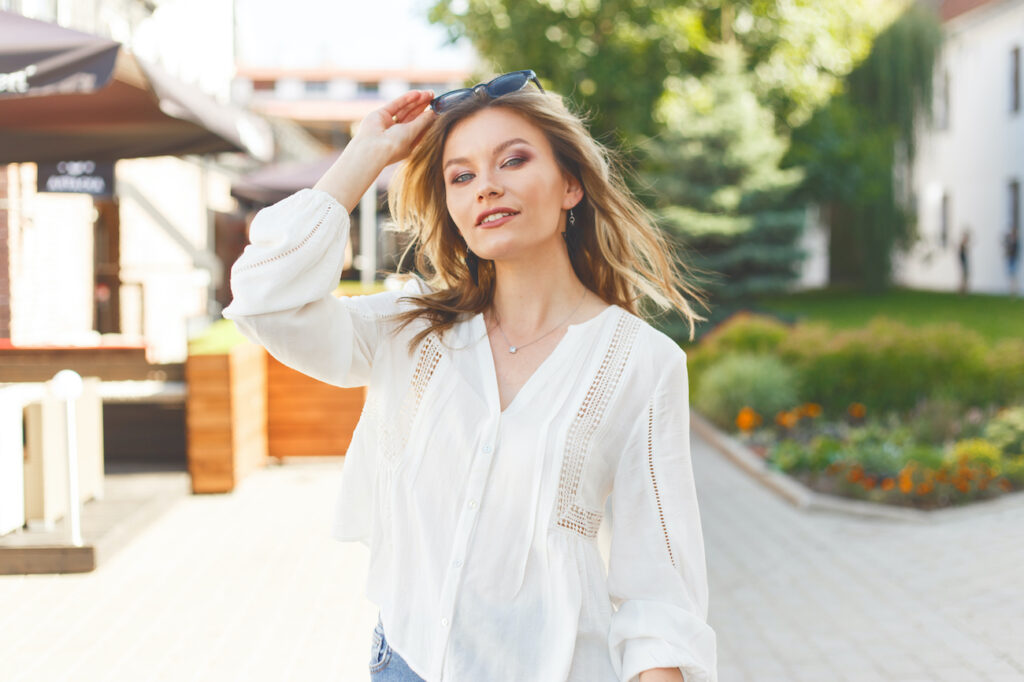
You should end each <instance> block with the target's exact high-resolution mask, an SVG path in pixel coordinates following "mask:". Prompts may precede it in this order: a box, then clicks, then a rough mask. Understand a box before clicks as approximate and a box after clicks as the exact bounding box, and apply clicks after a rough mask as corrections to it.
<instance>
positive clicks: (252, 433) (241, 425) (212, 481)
mask: <svg viewBox="0 0 1024 682" xmlns="http://www.w3.org/2000/svg"><path fill="white" fill-rule="evenodd" d="M266 355H267V354H266V351H264V350H263V348H261V347H260V346H257V345H255V344H252V343H243V344H239V345H236V346H234V347H233V348H232V349H231V350H230V352H228V353H224V354H212V355H190V356H189V357H188V361H187V362H186V363H185V381H186V383H187V386H188V393H187V397H186V402H185V420H186V431H187V437H188V469H189V473H190V474H191V476H192V492H194V493H225V492H230V491H231V490H234V488H235V485H237V483H238V481H240V480H241V479H242V478H243V477H244V476H246V475H247V474H249V473H250V472H252V471H254V470H255V469H258V468H259V467H262V466H264V465H265V464H266V459H267V363H266Z"/></svg>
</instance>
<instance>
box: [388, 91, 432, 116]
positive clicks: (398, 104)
mask: <svg viewBox="0 0 1024 682" xmlns="http://www.w3.org/2000/svg"><path fill="white" fill-rule="evenodd" d="M426 95H430V97H431V98H432V97H433V93H431V92H429V91H426V90H410V91H409V92H407V93H405V94H404V95H402V96H401V97H397V98H395V99H393V100H391V101H390V102H388V103H387V104H385V105H384V111H385V112H386V113H387V115H388V116H391V117H392V120H394V119H396V118H397V119H399V120H401V118H402V115H403V112H406V111H407V110H408V109H410V108H414V107H416V106H423V104H422V101H423V100H424V97H425V96H426Z"/></svg>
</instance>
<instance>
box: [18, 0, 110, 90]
mask: <svg viewBox="0 0 1024 682" xmlns="http://www.w3.org/2000/svg"><path fill="white" fill-rule="evenodd" d="M120 47H121V46H120V45H119V44H118V43H116V42H114V41H112V40H107V39H106V38H100V37H98V36H92V35H89V34H88V33H81V32H79V31H73V30H71V29H68V28H64V27H62V26H57V25H56V24H49V23H47V22H45V21H36V20H34V19H28V18H26V17H23V16H21V15H20V14H14V13H12V12H2V11H0V98H3V97H25V96H34V95H50V94H54V93H72V92H94V91H95V90H99V89H100V88H102V87H103V86H105V85H106V84H107V83H109V82H110V79H111V77H112V76H113V75H114V63H115V61H116V60H117V52H118V50H119V49H120Z"/></svg>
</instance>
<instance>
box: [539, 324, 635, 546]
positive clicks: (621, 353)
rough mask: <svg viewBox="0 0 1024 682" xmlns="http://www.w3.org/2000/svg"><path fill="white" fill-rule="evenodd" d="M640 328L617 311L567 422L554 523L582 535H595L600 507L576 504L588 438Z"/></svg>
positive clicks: (616, 381) (617, 381) (604, 406)
mask: <svg viewBox="0 0 1024 682" xmlns="http://www.w3.org/2000/svg"><path fill="white" fill-rule="evenodd" d="M639 329H640V320H639V319H638V318H636V317H634V316H633V315H621V316H620V317H619V322H618V324H617V325H616V326H615V333H614V334H613V335H612V339H611V342H610V343H609V344H608V350H607V351H606V352H605V354H604V358H602V360H601V366H600V367H599V368H598V370H597V374H596V375H595V376H594V380H593V381H592V382H591V384H590V387H589V388H588V389H587V393H586V396H584V398H583V402H582V403H581V404H580V407H579V409H578V410H577V412H576V416H575V417H574V418H573V422H572V424H571V425H570V426H569V433H568V436H567V438H566V441H565V452H564V453H563V454H562V469H561V473H560V474H559V479H558V497H557V499H556V505H557V506H556V509H555V525H557V526H561V527H562V528H566V529H568V530H571V531H573V532H575V533H578V534H579V535H582V536H583V537H586V538H591V539H593V538H596V537H597V531H598V528H599V527H600V526H601V519H602V516H603V513H602V511H595V510H591V509H587V508H585V507H581V506H580V505H578V504H576V493H577V491H578V490H579V486H580V477H581V476H582V475H583V467H584V464H585V462H586V457H587V452H589V451H590V445H591V440H593V437H594V433H595V432H596V431H597V428H598V426H600V424H601V422H602V420H603V419H604V414H605V410H606V409H607V407H608V402H609V401H610V400H611V397H612V395H613V394H614V393H615V389H616V388H617V387H618V385H619V379H620V377H621V376H622V371H623V370H624V369H625V367H626V361H627V360H628V359H629V354H630V351H631V349H632V347H633V340H634V339H635V338H636V334H637V332H638V331H639Z"/></svg>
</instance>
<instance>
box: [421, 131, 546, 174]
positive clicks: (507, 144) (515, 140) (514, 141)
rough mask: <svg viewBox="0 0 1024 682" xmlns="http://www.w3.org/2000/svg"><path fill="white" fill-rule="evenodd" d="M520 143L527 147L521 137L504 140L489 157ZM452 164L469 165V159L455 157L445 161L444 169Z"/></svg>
mask: <svg viewBox="0 0 1024 682" xmlns="http://www.w3.org/2000/svg"><path fill="white" fill-rule="evenodd" d="M520 142H521V143H523V144H525V145H529V144H530V143H529V142H527V141H526V140H524V139H523V138H521V137H513V138H512V139H511V140H505V141H504V142H502V143H501V144H499V145H498V146H497V147H495V148H494V151H493V152H491V156H495V155H496V154H500V153H501V152H502V151H503V150H505V149H508V148H509V147H511V146H512V145H514V144H517V143H520ZM453 163H469V159H467V158H465V157H464V156H458V157H456V158H454V159H448V161H446V162H445V164H444V168H448V166H450V165H452V164H453ZM444 168H442V169H441V170H444Z"/></svg>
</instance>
